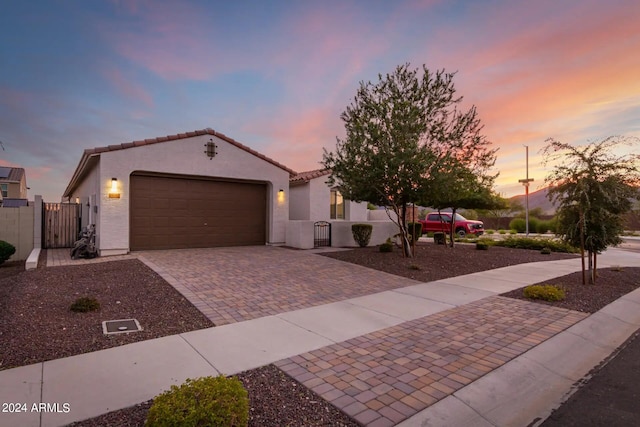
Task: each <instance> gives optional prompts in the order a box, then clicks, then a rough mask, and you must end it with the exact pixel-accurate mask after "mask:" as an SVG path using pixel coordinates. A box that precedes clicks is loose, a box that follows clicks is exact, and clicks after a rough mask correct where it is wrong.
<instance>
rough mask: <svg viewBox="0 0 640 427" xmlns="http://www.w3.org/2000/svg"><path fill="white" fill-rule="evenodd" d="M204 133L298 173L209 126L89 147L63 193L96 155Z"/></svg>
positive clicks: (66, 191)
mask: <svg viewBox="0 0 640 427" xmlns="http://www.w3.org/2000/svg"><path fill="white" fill-rule="evenodd" d="M202 135H212V136H215V137H217V138H220V139H222V140H223V141H226V142H228V143H229V144H231V145H234V146H236V147H238V148H240V149H241V150H244V151H246V152H248V153H251V154H253V155H254V156H256V157H258V158H260V159H262V160H264V161H266V162H268V163H271V164H272V165H274V166H277V167H279V168H280V169H284V170H285V171H287V172H288V173H289V176H290V177H291V176H294V175H296V174H297V172H296V171H294V170H293V169H289V168H288V167H286V166H285V165H283V164H282V163H279V162H277V161H275V160H273V159H272V158H270V157H267V156H265V155H264V154H261V153H259V152H257V151H256V150H254V149H252V148H249V147H247V146H246V145H244V144H242V143H240V142H238V141H236V140H235V139H233V138H230V137H228V136H226V135H225V134H223V133H220V132H216V131H215V130H213V129H211V128H207V129H202V130H195V131H192V132H185V133H179V134H176V135H167V136H160V137H157V138H151V139H145V140H140V141H132V142H125V143H122V144H115V145H109V146H106V147H96V148H88V149H86V150H84V153H83V154H82V157H81V158H80V162H79V163H78V166H77V167H76V170H75V171H74V173H73V175H72V177H71V180H70V181H69V184H68V186H67V188H66V190H65V191H64V193H63V197H69V195H70V194H71V192H72V190H74V189H75V187H76V185H77V184H78V181H79V179H80V178H81V176H82V175H83V174H84V173H86V172H85V168H86V167H87V165H88V164H89V163H91V160H92V159H93V158H94V157H96V156H99V155H100V154H101V153H108V152H110V151H118V150H126V149H127V148H133V147H140V146H143V145H151V144H159V143H162V142H167V141H176V140H180V139H186V138H192V137H194V136H202Z"/></svg>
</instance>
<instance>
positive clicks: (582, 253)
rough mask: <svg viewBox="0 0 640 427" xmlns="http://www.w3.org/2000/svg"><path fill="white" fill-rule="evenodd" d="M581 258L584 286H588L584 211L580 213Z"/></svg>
mask: <svg viewBox="0 0 640 427" xmlns="http://www.w3.org/2000/svg"><path fill="white" fill-rule="evenodd" d="M579 221H580V258H581V259H582V284H583V285H586V284H587V278H586V275H585V266H584V226H583V221H584V217H583V215H582V210H581V211H580V219H579Z"/></svg>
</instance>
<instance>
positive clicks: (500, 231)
mask: <svg viewBox="0 0 640 427" xmlns="http://www.w3.org/2000/svg"><path fill="white" fill-rule="evenodd" d="M498 233H500V234H507V230H498Z"/></svg>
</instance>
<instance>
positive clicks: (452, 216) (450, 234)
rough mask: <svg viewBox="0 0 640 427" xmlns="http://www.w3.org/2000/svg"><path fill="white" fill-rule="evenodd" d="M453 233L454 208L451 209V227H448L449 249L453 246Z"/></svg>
mask: <svg viewBox="0 0 640 427" xmlns="http://www.w3.org/2000/svg"><path fill="white" fill-rule="evenodd" d="M455 231H456V208H453V209H451V226H450V227H449V236H451V243H450V244H449V247H451V248H452V247H453V245H454V240H453V238H454V237H453V236H454V233H455Z"/></svg>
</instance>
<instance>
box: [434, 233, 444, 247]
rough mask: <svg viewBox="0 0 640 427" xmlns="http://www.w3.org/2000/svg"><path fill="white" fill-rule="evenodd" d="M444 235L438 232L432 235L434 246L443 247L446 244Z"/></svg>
mask: <svg viewBox="0 0 640 427" xmlns="http://www.w3.org/2000/svg"><path fill="white" fill-rule="evenodd" d="M444 236H445V234H444V233H443V232H441V231H438V232H436V233H433V242H434V243H435V244H436V245H444V244H445V243H447V242H446V240H445V238H444Z"/></svg>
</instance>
